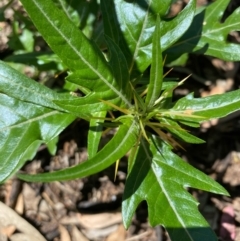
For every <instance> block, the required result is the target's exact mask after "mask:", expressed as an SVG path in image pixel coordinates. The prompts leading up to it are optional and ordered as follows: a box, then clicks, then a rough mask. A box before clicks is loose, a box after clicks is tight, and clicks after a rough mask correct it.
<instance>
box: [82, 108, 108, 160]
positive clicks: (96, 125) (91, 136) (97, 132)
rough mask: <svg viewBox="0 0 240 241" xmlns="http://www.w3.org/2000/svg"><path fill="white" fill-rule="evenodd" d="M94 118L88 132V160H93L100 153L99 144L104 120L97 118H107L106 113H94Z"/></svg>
mask: <svg viewBox="0 0 240 241" xmlns="http://www.w3.org/2000/svg"><path fill="white" fill-rule="evenodd" d="M94 117H95V118H92V119H91V121H90V127H89V131H88V144H87V148H88V158H89V159H91V158H93V157H94V156H95V155H96V154H97V151H98V147H99V142H100V139H101V136H102V127H103V126H102V125H101V123H103V122H104V119H97V117H100V118H104V117H106V111H102V112H97V113H94Z"/></svg>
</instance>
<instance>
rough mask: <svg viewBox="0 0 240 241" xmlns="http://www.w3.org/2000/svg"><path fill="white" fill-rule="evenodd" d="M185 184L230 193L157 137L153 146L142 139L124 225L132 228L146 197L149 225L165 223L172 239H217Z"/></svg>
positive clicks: (127, 188)
mask: <svg viewBox="0 0 240 241" xmlns="http://www.w3.org/2000/svg"><path fill="white" fill-rule="evenodd" d="M186 187H193V188H197V189H201V190H205V191H209V192H213V193H218V194H224V195H228V193H227V191H226V190H225V189H224V188H223V187H221V186H220V185H219V184H218V183H216V182H215V181H214V180H212V179H211V178H210V177H208V176H207V175H205V174H204V173H202V172H200V171H199V170H197V169H195V168H193V167H192V166H190V165H189V164H187V163H186V162H184V161H183V160H182V159H181V158H180V157H178V156H177V155H175V154H174V153H173V152H172V151H171V149H170V147H169V146H168V145H167V144H165V143H164V142H163V141H161V140H159V139H158V138H157V137H154V136H152V137H151V139H150V149H149V148H148V143H146V142H145V141H142V143H141V145H140V147H139V150H138V153H137V155H136V159H135V163H134V164H133V165H132V167H131V169H130V172H129V174H128V177H127V181H126V185H125V191H124V196H123V204H122V215H123V222H124V225H125V227H129V225H130V222H131V219H132V217H133V214H134V212H135V210H136V208H137V206H138V205H139V203H140V202H142V201H143V200H146V201H147V204H148V216H149V222H150V224H151V225H152V226H155V225H159V224H160V225H163V227H164V228H166V229H167V231H168V233H169V235H170V238H171V240H172V241H192V240H194V241H202V240H217V238H216V236H215V235H214V233H213V232H212V230H211V228H210V227H209V225H208V223H207V221H206V220H205V219H204V218H203V217H202V216H201V214H200V213H199V211H198V208H197V204H198V203H197V201H196V200H195V199H194V198H193V197H192V196H191V195H190V194H189V193H188V192H187V191H186V189H185V188H186Z"/></svg>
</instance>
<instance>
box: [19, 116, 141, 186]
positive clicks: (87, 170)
mask: <svg viewBox="0 0 240 241" xmlns="http://www.w3.org/2000/svg"><path fill="white" fill-rule="evenodd" d="M138 131H139V130H138V127H137V125H136V121H135V120H134V119H132V118H129V119H126V120H125V121H124V123H123V124H122V125H120V127H119V130H118V131H117V133H116V134H115V135H114V136H113V138H112V139H111V140H110V141H109V142H108V143H107V144H106V145H105V146H104V147H103V149H101V150H100V151H99V152H98V153H97V154H96V155H95V156H94V157H93V158H92V159H90V160H87V161H85V162H83V163H81V164H79V165H76V166H73V167H70V168H66V169H64V170H60V171H56V172H51V173H44V174H37V175H24V174H18V177H19V178H20V179H22V180H25V181H30V182H50V181H57V180H58V181H64V180H73V179H76V178H82V177H86V176H89V175H92V174H94V173H97V172H100V171H102V170H103V169H105V168H107V167H108V166H110V165H111V164H113V163H114V162H115V161H117V160H118V159H120V158H121V157H123V156H124V155H125V154H126V153H127V152H128V151H129V149H130V148H132V146H133V145H134V144H135V143H136V141H137V135H138Z"/></svg>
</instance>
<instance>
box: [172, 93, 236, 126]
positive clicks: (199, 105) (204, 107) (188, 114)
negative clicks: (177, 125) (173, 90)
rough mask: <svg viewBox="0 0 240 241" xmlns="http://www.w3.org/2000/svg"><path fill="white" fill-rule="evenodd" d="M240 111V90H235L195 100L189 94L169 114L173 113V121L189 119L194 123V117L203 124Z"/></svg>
mask: <svg viewBox="0 0 240 241" xmlns="http://www.w3.org/2000/svg"><path fill="white" fill-rule="evenodd" d="M239 109H240V90H235V91H231V92H227V93H224V94H219V95H213V96H208V97H204V98H193V94H189V95H187V96H185V97H184V98H181V99H180V100H179V101H177V103H176V104H175V105H174V107H173V108H172V109H171V110H170V111H169V113H172V114H171V116H172V117H173V119H175V118H176V119H178V118H179V119H182V120H183V121H187V120H188V119H191V121H193V120H194V115H195V116H199V117H200V118H195V120H196V122H201V121H204V120H209V119H213V118H220V117H224V116H226V115H229V114H231V113H233V112H234V111H237V110H239ZM181 114H182V116H181ZM174 116H175V117H174Z"/></svg>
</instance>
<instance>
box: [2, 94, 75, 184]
mask: <svg viewBox="0 0 240 241" xmlns="http://www.w3.org/2000/svg"><path fill="white" fill-rule="evenodd" d="M0 110H1V113H3V115H2V116H1V119H0V136H1V138H0V150H1V167H0V182H3V181H4V180H6V179H7V178H9V177H10V176H11V175H13V174H14V173H15V172H16V171H18V170H19V169H20V167H21V166H22V165H23V164H24V163H25V161H27V160H29V159H32V158H33V157H34V155H35V154H36V152H37V149H38V148H39V146H40V145H41V144H42V143H48V142H51V141H52V140H53V139H54V138H55V137H57V136H58V135H59V133H60V132H61V131H62V130H63V129H65V128H66V126H68V125H69V124H70V123H71V122H72V121H73V120H74V119H75V116H73V115H70V114H68V113H62V112H60V111H58V110H53V109H51V108H47V107H43V106H40V105H36V104H32V103H27V102H23V101H21V100H17V99H14V98H11V97H9V96H6V95H5V94H0Z"/></svg>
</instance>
